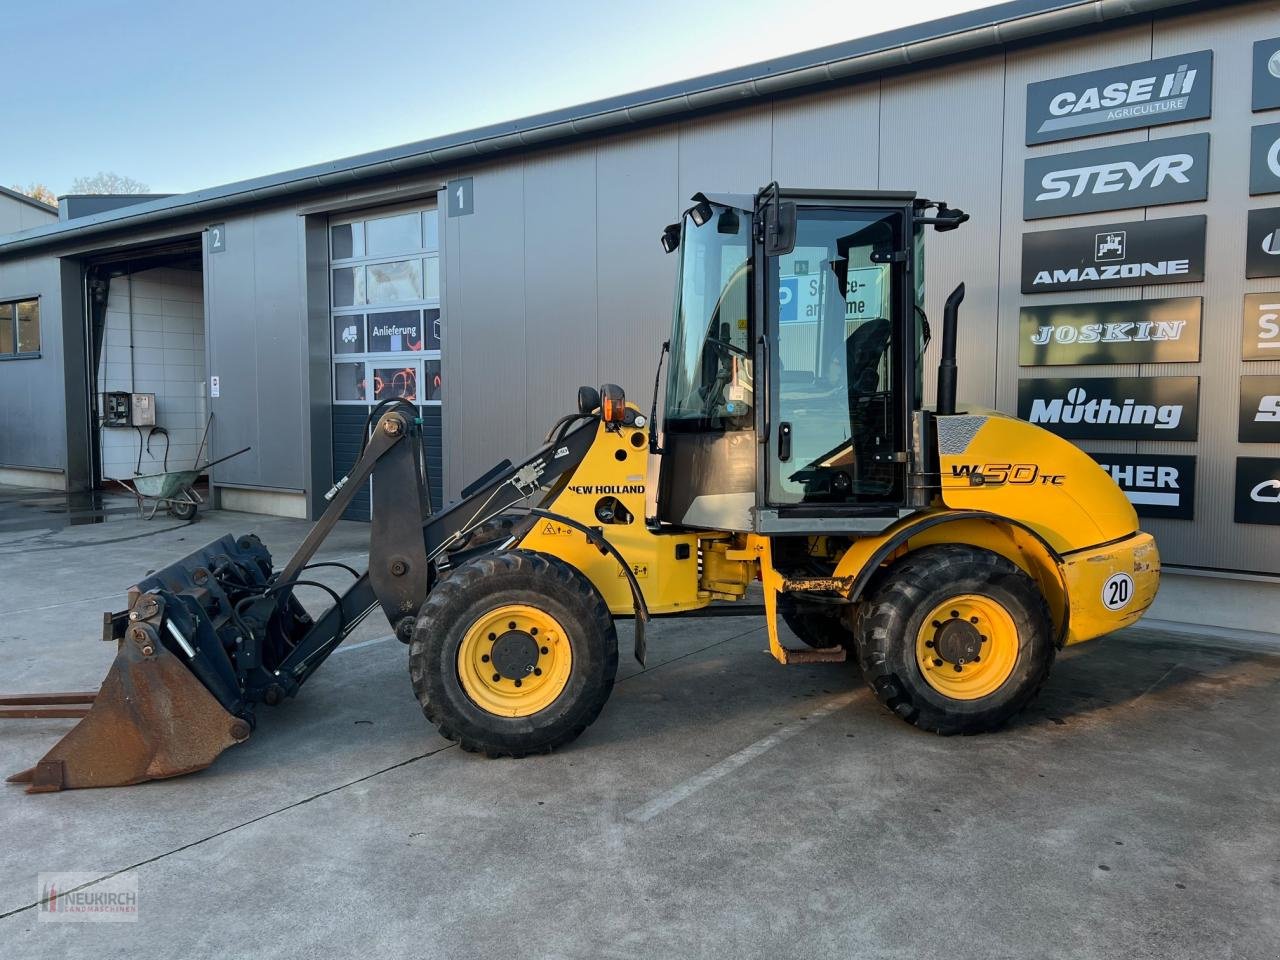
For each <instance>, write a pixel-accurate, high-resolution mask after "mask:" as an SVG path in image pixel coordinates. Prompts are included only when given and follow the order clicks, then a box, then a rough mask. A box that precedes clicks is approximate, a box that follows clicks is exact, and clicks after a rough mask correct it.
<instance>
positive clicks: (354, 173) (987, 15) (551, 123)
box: [0, 0, 1201, 257]
mask: <svg viewBox="0 0 1280 960" xmlns="http://www.w3.org/2000/svg"><path fill="white" fill-rule="evenodd" d="M1200 2H1201V0H1012V2H1008V3H1002V4H999V5H996V6H992V7H983V8H981V9H978V10H973V11H969V12H967V13H962V14H957V15H954V16H951V17H946V18H943V19H940V20H932V21H928V22H926V23H921V24H915V25H912V26H910V27H903V28H899V29H897V30H891V31H888V32H885V33H880V34H875V35H872V36H869V37H861V38H858V39H855V40H850V41H846V42H844V43H841V44H836V45H833V46H828V47H822V48H819V49H817V50H811V51H806V52H804V53H799V54H793V55H791V56H787V57H781V58H778V59H775V60H768V61H764V62H762V63H757V64H751V65H748V66H744V67H738V68H733V69H731V70H726V71H721V72H719V73H714V74H709V75H706V76H702V77H695V78H692V79H689V80H684V81H680V82H677V83H673V84H667V85H665V86H660V87H653V88H650V89H647V90H641V91H637V92H635V93H631V94H624V95H621V96H617V97H611V98H607V99H604V100H597V101H593V102H590V103H586V104H580V105H577V106H573V107H567V108H564V109H560V110H555V111H551V112H548V113H542V114H536V115H533V116H530V117H526V118H523V119H520V120H514V121H507V122H503V123H498V124H493V125H490V126H487V127H480V128H476V129H474V130H467V131H462V132H459V133H453V134H446V135H444V136H440V137H434V138H431V139H427V140H421V141H417V142H414V143H410V144H404V145H401V146H397V147H391V148H387V149H383V150H377V151H373V152H370V153H364V154H358V155H356V156H352V157H346V158H343V159H340V160H333V161H328V162H325V163H319V164H313V165H311V166H307V167H300V168H297V169H294V170H287V171H283V172H281V173H277V174H268V175H266V176H262V177H256V178H253V179H249V180H241V181H237V182H234V183H228V184H223V185H220V186H215V187H209V188H206V189H203V190H196V191H193V192H191V193H184V194H175V195H172V196H169V197H166V198H164V199H157V200H153V201H149V202H146V203H140V204H136V205H133V206H129V207H125V208H122V209H120V210H112V211H106V212H104V213H100V214H95V215H92V216H88V217H83V218H78V219H76V220H71V221H61V222H59V223H56V224H50V225H47V226H41V227H35V228H33V229H30V230H24V231H22V232H20V233H14V234H10V235H8V236H7V237H0V257H2V256H6V255H10V254H15V253H20V252H21V253H26V252H30V251H32V250H35V249H38V248H41V247H46V246H50V245H53V244H56V243H60V242H64V241H69V240H82V239H85V238H88V237H92V236H97V235H100V234H105V233H109V232H111V231H114V230H119V229H122V228H126V227H133V226H142V225H156V224H161V223H165V222H169V221H173V220H178V219H182V218H186V217H195V216H199V215H201V214H205V213H213V212H215V211H218V210H222V209H227V208H230V207H234V206H240V205H243V204H247V203H253V202H255V201H265V200H273V199H279V198H281V197H284V196H289V195H293V194H301V193H311V192H314V191H316V190H321V189H324V188H326V187H350V186H351V185H352V184H353V183H356V182H359V181H362V180H367V179H376V178H381V177H387V176H396V175H404V174H407V173H413V172H420V171H424V170H427V169H431V168H435V167H440V166H444V165H447V164H459V163H465V162H467V161H471V160H481V159H487V158H490V157H493V156H496V155H499V154H503V153H509V152H514V151H517V150H521V149H525V148H529V147H533V146H545V145H548V144H550V143H553V142H556V141H565V140H570V139H574V138H578V137H583V136H590V135H595V134H600V133H605V132H614V131H620V130H624V129H626V128H628V127H632V126H637V125H639V124H644V123H652V122H654V121H657V120H663V119H669V118H673V117H678V116H680V115H682V114H691V113H696V112H701V111H704V110H711V109H716V108H726V107H729V106H733V105H741V104H743V103H747V102H750V101H751V100H757V99H762V98H765V97H769V96H773V95H776V94H782V93H792V92H796V91H799V90H802V89H804V88H806V87H815V86H819V85H822V84H827V83H832V82H836V81H840V80H846V79H850V78H853V77H856V76H863V75H867V74H873V73H878V72H880V71H883V70H888V69H894V68H902V67H910V66H914V65H918V64H922V63H926V62H929V61H932V60H937V59H940V58H943V57H950V56H957V55H962V54H973V53H976V52H979V51H981V50H983V49H988V48H995V47H1002V46H1005V45H1007V44H1011V43H1016V42H1021V41H1026V40H1030V39H1035V38H1041V37H1046V36H1050V35H1052V34H1056V33H1062V32H1066V31H1069V30H1074V29H1079V28H1081V27H1086V26H1088V25H1090V24H1099V23H1104V22H1107V21H1110V20H1118V19H1123V18H1127V17H1133V16H1142V15H1148V14H1154V13H1158V12H1160V11H1162V10H1166V9H1169V8H1173V7H1183V6H1189V5H1193V4H1197V3H1200ZM2 189H4V188H0V190H2ZM5 193H11V191H8V190H6V191H5ZM19 196H21V195H19ZM22 199H26V200H29V201H30V202H32V203H34V204H37V205H39V206H40V207H42V208H43V207H44V205H43V204H40V203H39V201H34V200H31V198H28V197H22ZM50 209H51V210H52V211H53V212H55V213H56V212H57V208H50Z"/></svg>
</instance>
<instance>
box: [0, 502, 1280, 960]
mask: <svg viewBox="0 0 1280 960" xmlns="http://www.w3.org/2000/svg"><path fill="white" fill-rule="evenodd" d="M2 520H3V515H2V513H0V521H2ZM306 528H307V524H305V523H304V522H301V521H289V520H278V519H264V518H260V517H250V516H245V515H236V514H225V513H216V512H214V513H210V514H208V515H206V516H205V517H204V518H203V519H202V520H201V521H200V522H199V523H197V524H195V525H192V526H178V525H177V524H175V523H174V522H173V521H171V520H162V519H161V518H159V517H157V519H156V520H154V521H151V523H150V524H145V523H141V522H139V521H136V520H133V519H120V518H113V519H111V520H110V521H109V522H106V523H101V524H96V525H85V526H77V527H63V528H60V529H59V528H57V527H56V524H55V525H53V526H51V527H50V528H49V529H48V530H42V529H35V530H33V529H32V528H31V527H30V526H29V525H27V526H24V527H23V529H21V530H13V529H10V530H8V531H6V530H5V529H4V527H3V523H2V522H0V568H2V569H3V571H4V572H3V578H2V580H0V584H2V585H0V614H2V615H3V620H2V622H0V688H3V689H4V690H5V691H9V690H52V689H75V688H91V687H93V686H95V685H96V684H97V682H98V681H100V679H101V677H102V675H103V674H104V673H105V671H106V668H107V665H108V664H109V663H110V660H111V654H112V651H111V648H110V647H109V645H105V644H102V643H99V642H97V641H96V640H94V639H93V637H94V636H95V634H96V633H97V631H98V629H99V623H100V613H101V611H102V610H104V609H116V608H119V607H120V606H121V605H122V604H121V599H122V598H123V593H124V590H125V588H127V586H128V585H129V584H130V583H132V582H133V581H135V580H137V579H138V578H139V577H140V576H142V575H143V574H144V573H145V572H146V571H148V570H151V569H154V568H155V567H158V566H160V565H163V564H164V563H167V562H171V561H172V560H174V559H176V558H177V557H179V556H181V555H182V554H183V553H185V552H187V551H189V550H190V549H192V548H194V547H196V546H199V545H200V544H202V543H204V542H206V541H208V540H210V539H213V538H214V537H216V536H219V535H221V534H222V533H225V532H245V531H249V530H255V531H258V532H259V533H260V535H261V536H262V537H263V539H264V540H265V541H266V542H267V544H268V546H269V547H271V548H272V550H273V552H274V553H276V555H277V559H278V560H283V558H284V556H285V555H286V554H287V552H288V550H289V549H291V548H292V547H293V546H295V545H296V544H297V543H298V542H299V541H300V540H301V537H302V536H303V534H304V533H305V530H306ZM365 537H367V528H366V527H364V526H362V525H358V524H342V525H340V527H339V529H338V530H337V531H336V535H335V538H334V539H333V540H331V542H330V544H329V545H328V547H327V549H326V558H331V559H333V558H342V557H352V556H354V557H359V555H360V553H361V549H362V548H361V544H362V541H363V540H364V538H365ZM95 544H96V545H95ZM335 582H336V581H335ZM81 598H88V599H81ZM304 599H307V598H304ZM388 632H389V631H388V629H387V627H386V625H385V623H381V622H378V621H376V620H374V619H372V618H371V620H370V621H368V622H366V624H364V625H362V627H361V628H360V632H359V633H358V634H357V635H356V636H355V637H353V638H352V639H351V640H350V641H348V643H347V645H346V648H345V649H343V650H341V651H339V652H338V653H336V654H335V655H334V656H333V658H332V659H331V660H330V662H329V663H327V664H326V665H325V666H324V667H323V668H322V669H321V671H320V672H319V673H318V674H317V675H316V676H315V677H314V678H313V679H312V681H311V682H310V683H309V684H308V685H307V687H306V689H305V690H304V691H303V693H302V695H301V696H300V697H299V698H298V699H297V700H296V701H293V702H290V703H287V704H285V705H283V706H281V707H279V708H276V709H269V708H264V709H263V711H262V722H261V723H260V724H259V727H258V730H257V731H256V733H255V734H254V736H253V737H252V738H251V739H250V740H249V741H248V742H247V743H246V744H244V745H242V746H240V747H237V748H234V749H232V750H230V751H228V752H227V753H226V754H224V755H223V756H222V758H220V759H219V760H218V761H217V763H215V765H214V766H213V767H212V768H210V769H209V770H207V771H204V772H202V773H200V774H196V775H194V776H190V777H185V778H179V779H176V780H171V781H166V782H162V783H150V784H144V785H141V786H138V787H133V788H126V789H119V790H103V791H73V792H68V793H65V794H56V795H46V796H27V795H26V794H24V793H23V792H22V791H21V789H19V788H17V787H13V786H8V787H7V788H6V789H4V790H0V943H5V944H8V945H9V948H10V950H11V952H12V953H13V955H15V956H19V955H20V956H22V957H24V958H36V957H59V958H60V957H66V956H74V955H83V954H88V953H92V955H94V956H95V957H99V958H109V957H130V958H142V957H166V958H167V957H204V956H210V957H214V956H217V957H225V956H244V957H250V956H253V957H257V956H262V957H293V956H307V955H316V956H351V955H377V956H412V957H449V958H461V957H492V956H495V955H510V956H518V957H583V958H586V957H593V958H595V957H677V956H679V957H685V956H688V957H692V956H707V957H734V958H742V957H757V956H758V957H778V956H794V957H827V956H831V957H861V956H866V957H904V958H905V957H911V958H915V957H926V956H947V957H955V958H966V957H973V958H982V960H990V958H995V957H1019V958H1026V957H1073V958H1074V957H1099V958H1101V957H1106V958H1114V957H1121V956H1123V957H1153V958H1154V957H1159V958H1162V960H1165V958H1179V957H1187V958H1192V957H1195V958H1202V957H1205V956H1213V957H1246V958H1263V957H1274V956H1276V954H1277V950H1278V949H1280V947H1278V945H1280V842H1278V841H1277V834H1278V833H1280V831H1277V829H1276V826H1277V824H1280V801H1277V798H1276V797H1277V788H1278V787H1280V737H1277V732H1280V697H1278V696H1277V694H1278V693H1280V647H1267V646H1265V645H1249V644H1241V643H1230V642H1224V641H1214V640H1212V639H1208V638H1203V639H1199V640H1195V639H1188V638H1186V637H1182V636H1178V637H1174V636H1171V635H1166V634H1161V633H1158V632H1153V631H1149V630H1144V629H1142V628H1141V627H1139V628H1134V629H1131V630H1128V631H1125V632H1123V633H1121V634H1118V635H1115V636H1113V637H1110V638H1107V639H1104V640H1102V641H1099V642H1096V643H1093V644H1088V645H1085V646H1083V647H1080V648H1076V649H1072V650H1069V651H1067V652H1065V653H1064V654H1063V655H1062V656H1061V657H1060V658H1059V662H1058V664H1057V665H1056V667H1055V670H1054V674H1053V676H1052V677H1051V679H1050V681H1049V683H1048V685H1047V686H1046V688H1045V690H1044V691H1043V693H1042V695H1041V697H1040V698H1039V700H1038V701H1037V702H1036V703H1035V704H1034V705H1033V706H1032V708H1031V709H1030V710H1029V711H1028V712H1027V713H1026V714H1025V716H1024V717H1023V718H1021V719H1020V720H1019V721H1018V722H1016V723H1015V724H1014V725H1013V726H1012V727H1011V728H1009V729H1007V730H1005V731H1003V732H1001V733H998V734H993V735H987V736H982V737H972V738H952V739H942V738H938V737H934V736H931V735H927V734H922V733H920V732H918V731H916V730H914V729H912V728H910V727H908V726H906V725H904V724H902V723H901V722H900V721H898V720H896V719H895V718H893V717H892V716H890V715H888V714H887V713H886V712H885V711H884V710H883V709H882V708H881V707H879V706H878V705H877V704H876V702H875V700H874V698H873V697H872V696H871V695H870V693H869V692H867V691H866V690H865V689H864V688H862V686H861V682H860V680H859V679H858V677H857V675H856V671H854V670H853V669H852V668H851V667H848V666H845V665H811V666H793V667H786V668H784V667H781V666H779V665H778V664H776V663H774V662H773V661H772V660H771V659H770V658H769V657H768V655H767V654H766V653H765V652H764V648H765V645H766V641H765V637H764V633H763V630H762V629H761V627H760V626H759V622H758V621H757V620H754V619H746V618H727V619H715V620H684V621H681V620H666V621H658V622H656V623H655V624H654V625H653V626H652V628H651V630H650V633H649V647H650V663H649V667H648V669H646V670H643V671H641V670H640V669H639V668H638V666H637V665H636V664H635V663H634V661H632V660H631V659H630V656H629V650H630V639H631V634H630V628H629V626H627V625H622V626H621V628H620V640H621V643H622V645H623V649H624V650H625V651H626V655H625V656H624V658H623V661H622V662H623V666H622V669H621V675H620V682H619V684H618V686H617V688H616V690H615V693H614V696H613V699H612V700H611V702H610V703H609V705H608V706H607V707H606V708H605V711H604V713H603V715H602V716H601V718H600V720H599V721H598V722H597V723H596V724H595V725H594V726H593V727H592V728H591V729H590V730H588V731H587V733H586V734H585V735H584V736H583V737H582V738H581V739H580V740H579V741H577V742H576V743H575V744H574V745H572V746H571V747H570V748H568V749H565V750H563V751H560V752H558V753H556V754H553V755H551V756H546V757H537V758H530V759H526V760H520V761H511V760H501V761H489V760H484V759H482V758H479V757H476V756H473V755H469V754H464V753H462V752H461V751H459V750H458V749H456V748H455V747H453V746H452V745H450V744H449V743H448V742H447V741H445V740H443V739H441V738H440V737H438V736H437V735H436V734H435V731H434V730H433V729H432V728H431V727H430V726H429V725H428V724H427V723H426V721H425V720H424V719H423V718H422V715H421V713H420V711H419V709H418V706H417V703H416V701H415V700H414V697H413V694H412V691H411V690H410V687H409V680H408V676H407V668H406V662H405V661H406V651H405V648H404V647H403V646H401V645H400V644H399V643H397V642H395V641H394V640H385V639H381V638H383V637H385V636H386V635H387V633H388ZM71 723H72V721H57V720H44V721H13V722H8V723H5V724H4V725H2V726H0V771H2V772H4V773H9V772H13V771H15V770H17V769H20V768H22V767H24V766H26V765H28V764H29V763H30V762H31V761H33V760H35V759H37V758H38V757H39V756H40V754H41V753H42V752H43V750H45V749H47V748H48V747H49V746H50V745H51V744H52V743H53V742H54V740H55V739H56V738H57V737H58V736H60V735H61V733H62V732H64V731H65V730H66V729H67V728H68V727H69V726H70V724H71ZM62 870H66V871H87V872H90V873H93V874H95V875H99V876H107V875H110V874H113V873H116V872H119V871H127V872H130V873H132V874H133V875H136V877H137V879H138V890H139V919H138V921H137V922H135V923H120V924H71V923H49V922H42V921H41V920H40V919H39V916H40V912H39V910H38V908H37V906H36V903H37V900H38V899H39V890H38V887H37V879H36V877H37V874H38V873H40V872H47V871H62Z"/></svg>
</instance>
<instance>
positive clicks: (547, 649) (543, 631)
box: [458, 603, 573, 717]
mask: <svg viewBox="0 0 1280 960" xmlns="http://www.w3.org/2000/svg"><path fill="white" fill-rule="evenodd" d="M572 667H573V652H572V650H571V649H570V647H569V637H568V636H567V635H566V634H565V632H564V627H562V626H561V625H560V622H559V621H558V620H556V618H555V617H553V616H551V615H550V614H549V613H547V612H546V611H545V610H539V609H538V608H537V607H530V606H527V605H526V604H522V603H510V604H506V605H505V606H501V607H495V608H494V609H493V610H490V611H489V612H488V613H486V614H485V615H484V616H482V617H480V619H478V620H477V621H476V622H475V623H473V624H472V625H471V626H470V627H468V628H467V632H466V633H465V634H464V635H463V638H462V644H461V645H460V646H459V647H458V679H459V680H460V681H461V682H462V689H463V690H465V691H466V694H467V696H468V697H469V698H470V699H471V702H472V703H474V704H475V705H476V706H477V707H479V708H480V709H481V710H484V711H485V712H487V713H492V714H494V715H496V716H499V717H527V716H531V715H532V714H535V713H537V712H538V711H539V710H543V709H545V708H546V707H548V706H550V705H551V704H552V703H553V702H554V701H555V699H556V697H558V696H560V694H561V692H562V691H563V690H564V688H565V685H566V684H568V682H569V672H570V670H571V669H572Z"/></svg>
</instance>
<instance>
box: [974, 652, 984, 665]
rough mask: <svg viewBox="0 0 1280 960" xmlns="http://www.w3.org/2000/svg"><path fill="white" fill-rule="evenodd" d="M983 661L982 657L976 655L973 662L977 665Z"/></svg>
mask: <svg viewBox="0 0 1280 960" xmlns="http://www.w3.org/2000/svg"><path fill="white" fill-rule="evenodd" d="M981 659H982V658H981V657H979V656H978V655H977V654H974V657H973V662H974V663H977V662H978V661H979V660H981Z"/></svg>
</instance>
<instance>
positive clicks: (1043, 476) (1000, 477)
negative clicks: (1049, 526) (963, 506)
mask: <svg viewBox="0 0 1280 960" xmlns="http://www.w3.org/2000/svg"><path fill="white" fill-rule="evenodd" d="M951 476H953V477H958V478H961V479H964V480H968V481H969V483H970V484H971V485H973V486H975V487H976V486H982V485H983V484H987V483H993V484H994V483H1017V484H1022V485H1024V486H1033V485H1035V486H1046V487H1060V486H1062V484H1063V482H1064V481H1065V480H1066V479H1067V475H1066V474H1065V473H1043V472H1041V470H1040V467H1039V466H1037V465H1036V464H1034V463H988V464H977V463H973V464H970V463H960V464H953V465H952V467H951Z"/></svg>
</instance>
